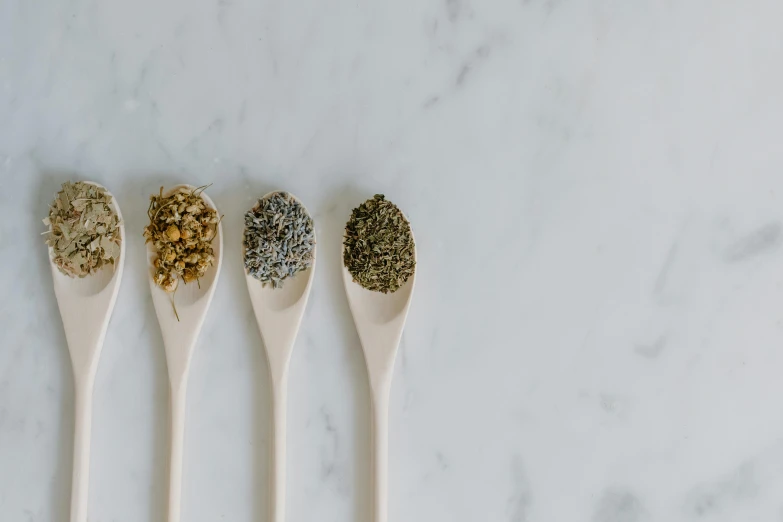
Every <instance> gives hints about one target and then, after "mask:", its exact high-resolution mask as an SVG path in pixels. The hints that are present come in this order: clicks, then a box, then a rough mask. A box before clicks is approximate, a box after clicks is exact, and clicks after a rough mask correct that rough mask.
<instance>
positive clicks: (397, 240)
mask: <svg viewBox="0 0 783 522" xmlns="http://www.w3.org/2000/svg"><path fill="white" fill-rule="evenodd" d="M342 254H343V283H344V284H345V293H346V294H347V296H348V305H349V307H350V309H351V314H352V315H353V320H354V323H355V324H356V331H357V332H358V334H359V340H360V341H361V343H362V349H363V351H364V361H365V363H366V365H367V375H368V378H369V383H370V393H371V395H372V397H371V401H372V463H373V464H372V466H373V470H372V476H373V486H372V488H373V508H372V510H373V511H372V518H371V520H372V522H386V520H387V516H388V497H387V490H388V472H387V470H388V465H389V457H388V448H389V438H388V437H389V436H388V418H389V390H390V389H391V381H392V373H393V370H394V359H395V358H396V356H397V348H398V346H399V344H400V339H401V338H402V331H403V328H404V327H405V319H406V317H407V315H408V308H409V307H410V304H411V297H412V296H413V286H414V283H415V281H416V243H415V241H414V238H413V231H412V230H411V227H410V223H409V222H408V219H407V218H406V217H405V215H404V214H403V213H402V212H401V211H400V209H398V208H397V206H396V205H394V204H393V203H391V202H390V201H387V200H386V198H385V197H384V196H383V195H380V194H379V195H376V196H375V197H374V198H372V199H369V200H367V201H365V202H364V203H362V204H361V205H359V206H358V207H357V208H355V209H354V210H353V212H352V213H351V218H350V220H349V221H348V223H347V224H346V226H345V235H344V236H343V250H342Z"/></svg>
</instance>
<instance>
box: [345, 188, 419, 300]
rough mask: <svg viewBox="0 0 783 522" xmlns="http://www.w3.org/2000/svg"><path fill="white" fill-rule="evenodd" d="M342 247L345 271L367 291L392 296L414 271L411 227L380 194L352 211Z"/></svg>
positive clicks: (401, 214)
mask: <svg viewBox="0 0 783 522" xmlns="http://www.w3.org/2000/svg"><path fill="white" fill-rule="evenodd" d="M343 245H344V249H343V263H344V264H345V267H346V268H347V269H348V272H350V274H351V276H352V277H353V280H354V281H356V282H357V283H359V284H360V285H361V286H363V287H364V288H366V289H367V290H372V291H375V292H383V293H388V292H395V291H397V290H398V289H399V288H400V287H401V286H402V285H404V284H405V282H406V281H407V280H408V278H410V276H411V275H413V273H414V271H415V270H416V261H415V256H414V254H413V251H414V243H413V234H412V233H411V227H410V223H408V220H407V219H405V216H404V215H403V213H402V212H401V211H400V209H399V208H397V206H396V205H395V204H394V203H392V202H391V201H387V200H386V198H385V197H384V196H383V195H382V194H376V195H375V197H373V198H372V199H368V200H367V201H365V202H364V203H362V204H361V205H359V206H358V207H357V208H355V209H353V212H352V213H351V219H350V220H349V221H348V223H347V224H346V225H345V238H344V240H343Z"/></svg>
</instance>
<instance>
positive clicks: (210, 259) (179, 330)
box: [144, 185, 223, 522]
mask: <svg viewBox="0 0 783 522" xmlns="http://www.w3.org/2000/svg"><path fill="white" fill-rule="evenodd" d="M206 188H207V187H193V186H191V185H177V186H176V187H173V188H172V189H170V190H169V191H164V190H163V187H161V189H160V191H159V192H158V193H157V194H152V195H151V196H150V207H149V212H148V215H149V218H150V223H149V225H147V227H145V229H144V236H145V237H146V238H147V262H148V267H149V274H150V291H151V292H152V303H153V305H154V306H155V313H156V314H157V316H158V322H159V323H160V330H161V333H162V334H163V344H164V346H165V349H166V363H167V365H168V372H169V381H170V384H171V447H170V450H171V457H170V458H171V460H170V466H169V508H168V519H167V520H168V522H179V519H180V513H181V504H182V502H181V496H182V455H183V449H184V437H185V400H186V398H187V383H188V375H189V369H190V360H191V358H192V355H193V348H194V347H195V345H196V340H197V339H198V335H199V332H200V331H201V327H202V325H203V324H204V318H205V317H206V315H207V311H208V310H209V305H210V303H211V302H212V296H213V295H214V293H215V288H216V286H217V282H218V276H219V275H220V266H221V262H222V257H223V256H222V253H223V234H222V228H221V223H220V217H219V214H218V212H217V208H216V207H215V204H214V203H213V202H212V200H211V199H210V198H209V196H207V195H206V193H205V192H204V191H205V189H206Z"/></svg>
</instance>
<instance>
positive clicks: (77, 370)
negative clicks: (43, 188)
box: [44, 181, 125, 522]
mask: <svg viewBox="0 0 783 522" xmlns="http://www.w3.org/2000/svg"><path fill="white" fill-rule="evenodd" d="M44 224H46V225H48V226H49V231H48V232H46V234H47V238H46V243H47V244H48V245H49V259H50V261H51V267H52V279H53V280H54V294H55V296H56V297H57V305H58V307H59V308H60V316H61V317H62V321H63V327H64V329H65V338H66V340H67V342H68V351H69V352H70V354H71V363H72V365H73V380H74V387H75V393H74V397H75V399H74V403H75V407H74V410H75V422H74V438H73V479H72V484H71V522H86V521H87V501H88V489H89V485H90V479H89V477H90V433H91V427H92V396H93V388H94V384H95V374H96V372H97V369H98V360H99V358H100V354H101V348H102V347H103V341H104V339H105V337H106V330H107V328H108V326H109V320H110V319H111V314H112V311H113V310H114V303H115V302H116V301H117V293H118V292H119V289H120V281H121V280H122V270H123V266H124V263H125V245H124V244H123V243H122V242H123V241H124V240H125V225H124V223H123V221H122V213H121V212H120V207H119V205H118V204H117V200H116V199H114V197H112V195H111V193H110V192H109V191H108V190H106V189H105V188H104V187H102V186H101V185H99V184H97V183H94V182H91V181H77V182H75V183H71V182H66V183H63V186H62V190H60V192H58V193H57V196H56V197H55V199H54V201H53V202H52V205H51V207H50V209H49V217H48V218H46V219H44Z"/></svg>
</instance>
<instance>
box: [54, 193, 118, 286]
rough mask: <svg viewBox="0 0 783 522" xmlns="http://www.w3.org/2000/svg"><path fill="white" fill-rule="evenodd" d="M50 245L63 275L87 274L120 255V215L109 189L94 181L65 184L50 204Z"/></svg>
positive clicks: (113, 261) (110, 263)
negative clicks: (113, 204) (108, 191)
mask: <svg viewBox="0 0 783 522" xmlns="http://www.w3.org/2000/svg"><path fill="white" fill-rule="evenodd" d="M43 222H44V225H48V226H49V231H48V232H45V234H46V244H47V245H49V246H50V247H51V249H52V250H51V256H52V262H53V263H54V264H55V265H56V266H57V268H58V269H59V270H60V272H62V273H63V274H65V275H67V276H70V277H85V276H87V275H90V274H94V273H96V272H97V271H98V270H100V269H101V268H103V267H104V266H106V265H112V266H114V265H115V263H116V261H117V259H118V258H119V257H120V248H121V246H120V245H121V242H122V238H121V237H120V228H119V226H120V218H119V216H118V215H117V212H116V210H115V209H114V207H113V206H112V197H111V195H109V194H108V193H107V192H106V190H105V189H104V188H102V187H99V186H97V185H93V184H91V183H85V182H84V181H77V182H75V183H72V182H70V181H67V182H65V183H63V185H62V189H61V190H60V191H59V192H58V193H57V195H56V197H55V198H54V201H53V202H52V204H51V206H50V207H49V217H47V218H45V219H44V220H43Z"/></svg>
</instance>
